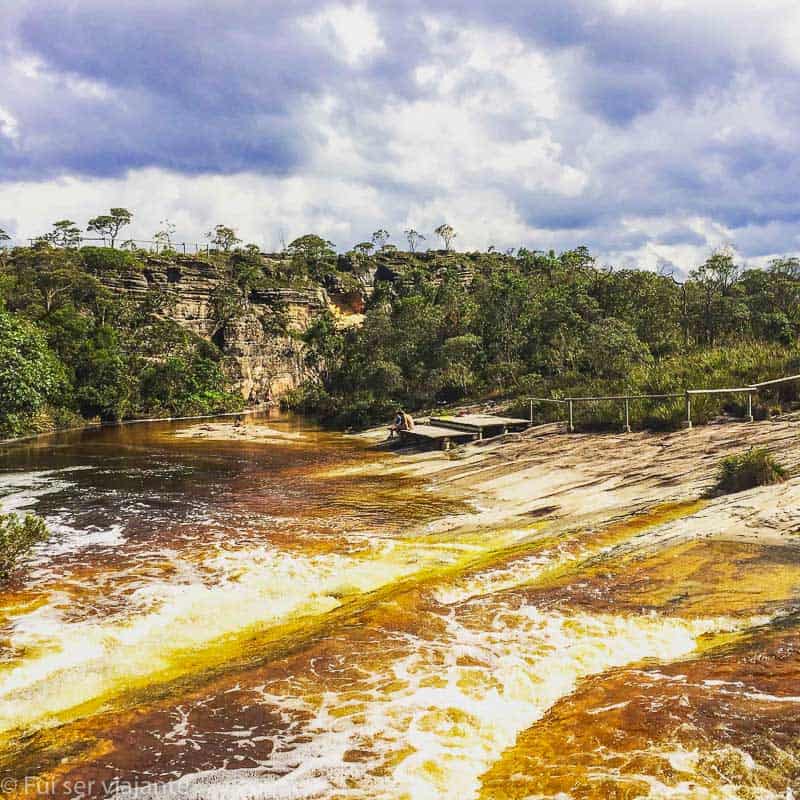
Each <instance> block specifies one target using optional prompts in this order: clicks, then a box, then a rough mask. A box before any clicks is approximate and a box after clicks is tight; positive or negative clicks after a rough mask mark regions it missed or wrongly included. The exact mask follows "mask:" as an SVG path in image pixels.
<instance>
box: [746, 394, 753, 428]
mask: <svg viewBox="0 0 800 800" xmlns="http://www.w3.org/2000/svg"><path fill="white" fill-rule="evenodd" d="M746 421H747V422H752V421H753V393H752V392H748V393H747V420H746Z"/></svg>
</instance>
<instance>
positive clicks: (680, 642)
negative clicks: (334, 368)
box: [0, 418, 800, 800]
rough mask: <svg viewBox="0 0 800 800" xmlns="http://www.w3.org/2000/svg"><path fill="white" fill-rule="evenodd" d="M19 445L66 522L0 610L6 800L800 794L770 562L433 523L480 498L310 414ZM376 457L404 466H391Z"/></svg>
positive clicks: (799, 577) (785, 573)
mask: <svg viewBox="0 0 800 800" xmlns="http://www.w3.org/2000/svg"><path fill="white" fill-rule="evenodd" d="M253 425H254V427H255V426H258V425H261V426H268V427H269V428H270V429H271V430H273V431H275V434H274V435H273V436H271V437H270V438H266V439H264V440H263V441H260V442H258V443H248V442H246V441H209V440H206V439H199V438H191V437H189V438H177V437H175V436H174V433H175V430H176V428H181V427H182V428H186V427H187V424H186V423H184V424H182V425H180V424H166V423H160V424H141V425H134V426H127V427H120V428H110V429H105V430H101V431H88V432H82V433H77V434H65V435H63V436H60V437H55V438H50V439H45V440H39V441H37V442H34V443H29V444H20V445H15V446H13V447H9V448H6V450H5V451H3V452H2V453H0V503H2V507H3V509H4V510H9V509H14V510H18V511H25V510H31V511H36V512H37V513H39V514H42V515H44V516H45V517H46V518H47V521H48V523H49V525H50V527H51V529H52V530H53V537H52V538H51V540H50V541H49V542H48V543H46V544H44V545H42V546H40V547H38V548H37V550H36V551H35V553H34V554H33V556H32V557H31V559H30V560H29V562H28V564H27V565H26V569H25V571H24V573H20V574H19V576H18V577H16V578H15V579H14V580H13V581H12V582H11V583H10V584H7V585H6V586H5V587H4V588H3V590H2V593H0V790H2V791H3V792H4V793H6V794H7V795H9V796H14V797H42V796H47V797H69V798H76V797H87V798H88V797H92V798H94V797H112V796H113V797H120V798H134V797H136V798H150V797H162V796H163V797H180V798H220V799H222V798H306V797H308V798H314V797H324V798H396V799H399V798H413V799H414V800H417V798H420V799H422V800H424V799H425V798H458V799H459V800H461V798H464V799H466V798H512V797H513V798H538V797H560V798H567V797H574V798H578V797H581V798H583V797H604V798H633V797H670V798H673V797H674V798H695V797H703V798H737V797H741V798H785V797H790V796H791V791H792V789H791V787H794V789H797V788H798V779H800V746H798V742H799V741H800V740H799V739H798V736H800V688H798V686H797V677H798V673H799V672H800V667H799V664H798V652H800V638H798V636H797V628H796V623H795V611H794V606H795V602H796V596H797V588H798V586H800V564H798V563H797V559H796V558H795V557H794V554H793V553H789V552H785V551H784V550H783V549H780V548H767V547H763V546H756V545H752V544H751V545H738V544H724V543H716V544H711V543H707V542H706V543H703V544H699V543H694V544H693V543H685V542H684V543H682V544H673V545H665V546H663V547H661V548H650V549H642V548H640V547H635V546H633V544H634V543H636V542H638V541H640V540H641V536H642V534H643V533H647V532H648V531H650V530H653V529H656V528H658V526H659V525H664V524H666V523H668V522H670V521H674V520H679V519H680V518H681V517H682V516H684V515H688V514H691V513H692V512H693V511H694V510H696V508H697V504H686V505H684V506H672V507H668V508H660V509H655V510H652V511H651V512H650V513H648V514H644V515H640V516H639V517H634V518H631V519H628V520H626V521H624V522H621V523H620V522H618V523H617V524H615V525H611V526H608V527H605V528H602V529H600V530H593V531H587V530H580V529H577V528H572V529H571V528H570V527H569V525H568V524H567V525H565V524H564V523H563V521H562V522H561V523H560V525H559V527H558V528H556V527H555V524H554V523H552V522H548V520H546V519H540V520H535V519H528V521H526V522H521V523H520V524H519V525H516V526H507V527H504V528H496V529H489V530H487V529H480V530H470V529H469V528H466V529H465V528H463V527H462V528H460V529H458V530H454V531H450V532H442V531H443V530H445V526H441V525H436V524H434V523H435V522H436V521H437V520H441V519H442V518H443V517H445V516H447V515H450V514H461V515H463V514H464V513H465V512H468V511H469V510H470V509H469V504H468V503H465V499H464V498H460V497H458V496H455V495H454V494H452V493H447V492H445V491H444V490H443V489H442V487H432V486H430V485H426V484H424V483H422V482H420V481H418V480H412V479H410V478H399V477H397V475H395V474H392V475H387V474H382V472H381V470H380V469H376V468H375V465H376V464H378V463H379V462H378V458H379V457H378V456H377V455H376V454H375V453H374V452H373V451H370V450H369V449H367V448H366V447H365V446H364V445H363V444H361V443H359V442H358V441H355V440H351V439H347V438H345V437H341V436H335V435H331V434H325V433H322V432H319V431H317V430H314V429H313V428H312V427H311V426H309V425H307V424H303V423H302V422H301V421H298V420H293V419H290V418H278V419H270V420H266V421H264V420H260V421H258V422H256V423H254V424H253ZM384 458H385V456H384Z"/></svg>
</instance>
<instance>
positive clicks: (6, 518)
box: [0, 514, 49, 581]
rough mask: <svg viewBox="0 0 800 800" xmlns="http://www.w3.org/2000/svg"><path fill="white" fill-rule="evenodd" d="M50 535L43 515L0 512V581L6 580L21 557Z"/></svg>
mask: <svg viewBox="0 0 800 800" xmlns="http://www.w3.org/2000/svg"><path fill="white" fill-rule="evenodd" d="M48 536H49V532H48V530H47V526H46V525H45V523H44V520H43V519H41V517H37V516H35V515H34V514H27V515H26V516H25V517H19V516H17V515H16V514H0V581H4V580H6V579H7V578H8V576H9V575H10V574H11V571H12V570H13V569H14V567H15V566H16V564H17V562H18V561H19V559H20V558H21V557H22V556H24V555H25V553H27V552H28V551H29V550H30V549H31V548H32V547H33V546H34V545H36V544H39V543H40V542H43V541H45V540H46V539H47V537H48Z"/></svg>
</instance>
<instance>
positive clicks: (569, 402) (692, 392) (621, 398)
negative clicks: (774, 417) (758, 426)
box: [526, 375, 800, 433]
mask: <svg viewBox="0 0 800 800" xmlns="http://www.w3.org/2000/svg"><path fill="white" fill-rule="evenodd" d="M790 381H800V375H789V376H787V377H785V378H775V379H774V380H770V381H762V382H761V383H753V384H751V385H750V386H737V387H731V388H721V389H685V390H684V391H683V392H671V393H668V394H614V395H598V396H589V397H564V398H554V397H528V398H526V399H527V400H528V401H529V402H530V421H531V422H533V405H534V403H554V404H558V405H562V406H566V411H567V418H566V420H565V421H566V423H567V429H568V430H569V432H570V433H573V432H574V431H575V404H576V403H598V402H606V401H608V402H621V403H622V404H623V409H624V411H623V413H624V420H625V422H624V424H623V426H622V430H623V431H624V432H625V433H630V432H631V423H630V403H631V401H632V400H674V399H675V398H678V397H683V398H684V401H685V403H686V417H685V419H684V422H683V427H684V428H691V427H692V397H695V396H697V395H709V394H743V395H745V397H746V398H747V413H746V414H745V416H744V417H743V419H744V421H745V422H752V421H753V395H754V394H758V392H759V391H760V390H761V389H763V388H765V387H768V386H775V385H777V384H779V383H789V382H790Z"/></svg>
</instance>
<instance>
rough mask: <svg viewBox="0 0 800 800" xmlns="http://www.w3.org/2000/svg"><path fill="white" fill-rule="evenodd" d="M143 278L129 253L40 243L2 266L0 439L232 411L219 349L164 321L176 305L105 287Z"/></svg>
mask: <svg viewBox="0 0 800 800" xmlns="http://www.w3.org/2000/svg"><path fill="white" fill-rule="evenodd" d="M141 270H142V264H141V262H139V261H138V260H137V258H136V256H135V255H133V254H131V253H128V252H124V251H121V250H115V249H111V248H98V247H84V248H82V249H78V248H69V247H63V248H56V247H53V246H52V245H51V244H49V243H45V242H40V243H38V244H37V245H36V246H34V247H30V248H17V249H16V250H14V251H13V252H12V253H11V254H10V255H6V256H5V257H3V259H2V260H0V436H14V435H21V434H25V433H29V432H35V431H39V430H49V429H52V428H54V427H61V426H64V425H68V424H72V423H75V422H79V421H81V420H82V419H92V418H97V419H100V420H104V421H114V420H121V419H125V418H129V417H140V416H150V415H152V416H176V415H185V414H200V413H210V412H214V411H220V410H228V409H231V408H235V407H238V405H239V404H240V402H241V401H240V400H239V399H238V398H237V397H234V396H233V395H232V394H230V393H229V392H228V391H227V388H226V380H225V376H224V370H223V363H222V356H221V354H220V352H219V350H218V349H217V348H216V347H215V346H214V345H213V344H210V343H209V342H207V341H205V340H203V339H201V338H200V337H198V336H195V335H193V334H192V333H190V332H188V331H187V330H186V329H185V328H183V327H181V326H179V325H178V324H177V323H175V322H174V321H172V320H171V319H170V307H171V304H172V303H173V302H174V301H175V297H174V296H172V295H170V294H169V293H168V292H163V291H162V292H160V291H155V290H153V291H150V292H147V293H145V294H144V295H143V296H138V297H136V296H134V295H132V294H130V293H120V292H115V291H113V290H112V289H110V288H109V286H108V285H107V281H108V279H109V278H111V279H113V278H115V277H119V276H120V275H123V274H126V273H130V272H136V271H141Z"/></svg>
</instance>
